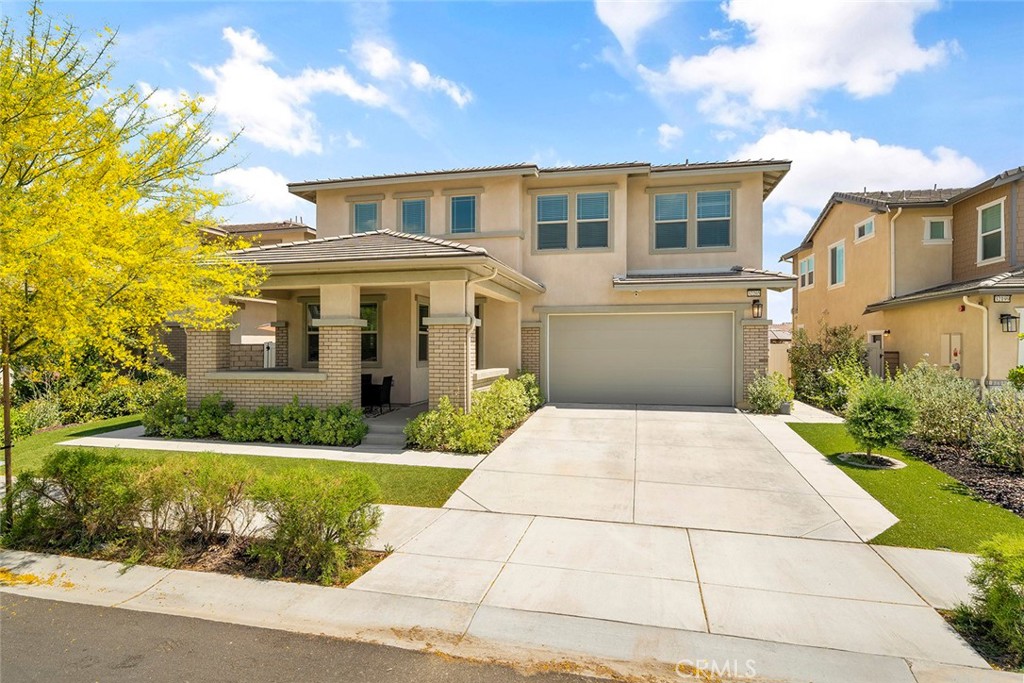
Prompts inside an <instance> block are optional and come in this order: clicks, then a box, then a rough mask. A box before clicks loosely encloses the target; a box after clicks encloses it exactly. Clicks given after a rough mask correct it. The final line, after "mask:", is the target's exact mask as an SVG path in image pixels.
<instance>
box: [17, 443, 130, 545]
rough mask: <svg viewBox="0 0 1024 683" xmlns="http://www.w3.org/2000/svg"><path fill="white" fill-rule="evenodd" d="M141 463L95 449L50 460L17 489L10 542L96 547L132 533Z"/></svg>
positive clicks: (22, 477)
mask: <svg viewBox="0 0 1024 683" xmlns="http://www.w3.org/2000/svg"><path fill="white" fill-rule="evenodd" d="M140 471H141V466H140V464H139V462H138V461H136V460H134V459H130V458H125V457H123V456H120V455H117V454H114V453H102V452H99V451H96V450H89V449H62V450H57V451H54V452H53V453H51V454H49V455H48V456H46V459H45V460H44V461H43V464H42V467H41V468H40V470H39V472H22V473H20V474H19V475H18V479H17V481H16V482H15V484H14V487H13V488H12V489H11V492H10V495H11V497H12V498H13V504H14V510H15V513H14V520H13V526H12V528H11V530H10V531H9V532H8V534H7V536H6V537H5V539H4V543H5V544H8V543H12V544H13V543H20V544H25V545H27V546H29V547H34V548H55V549H62V548H93V547H96V546H97V545H99V544H101V543H104V542H106V541H110V540H112V539H115V538H117V537H119V536H122V535H123V534H124V533H125V530H126V529H131V528H133V526H134V523H135V522H136V521H137V520H138V519H139V517H140V510H141V508H142V502H143V500H142V499H143V496H142V492H141V491H140V490H139V487H138V480H139V473H140Z"/></svg>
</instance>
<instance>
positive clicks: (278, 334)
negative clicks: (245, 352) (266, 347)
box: [271, 320, 288, 368]
mask: <svg viewBox="0 0 1024 683" xmlns="http://www.w3.org/2000/svg"><path fill="white" fill-rule="evenodd" d="M271 325H273V326H274V367H275V368H286V367H288V322H287V321H285V320H278V321H275V322H273V323H271Z"/></svg>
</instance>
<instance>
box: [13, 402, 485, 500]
mask: <svg viewBox="0 0 1024 683" xmlns="http://www.w3.org/2000/svg"><path fill="white" fill-rule="evenodd" d="M137 424H139V419H138V417H137V416H130V417H115V418H112V419H109V420H100V421H98V422H91V423H89V424H84V425H76V426H72V427H61V428H60V429H53V430H50V431H46V432H40V433H38V434H33V435H32V436H30V437H27V438H25V439H21V440H20V441H18V442H17V443H16V444H15V445H14V456H13V460H14V473H15V474H17V473H18V472H20V471H24V470H26V469H35V468H38V467H39V465H40V464H41V463H42V461H43V458H44V457H46V455H47V454H48V453H50V452H51V451H53V450H54V449H55V448H57V444H58V443H60V442H61V441H68V440H69V439H77V438H81V437H85V436H91V435H94V434H101V433H103V432H109V431H112V430H115V429H123V428H125V427H132V426H134V425H137ZM104 450H106V449H104ZM119 452H120V453H122V454H125V455H132V456H135V457H139V458H148V459H157V458H167V457H175V456H178V455H181V453H180V452H179V451H149V450H137V449H120V450H119ZM194 455H195V456H196V457H199V458H244V459H245V460H246V461H247V462H249V463H250V464H252V465H253V466H255V467H257V468H258V469H260V470H263V471H265V472H281V471H283V470H287V469H295V468H306V467H310V466H312V467H313V468H314V469H316V470H317V471H320V472H323V473H325V474H329V473H334V472H339V471H342V470H349V471H352V470H355V471H359V472H363V473H365V474H367V475H369V476H370V477H372V478H373V479H374V480H375V481H376V482H377V484H378V486H380V491H381V499H380V502H381V503H384V504H387V505H415V506H418V507H435V508H436V507H441V506H442V505H444V503H445V501H446V500H448V498H449V497H450V496H451V495H452V493H454V492H455V489H457V488H458V487H459V485H460V484H462V482H463V481H464V480H465V479H466V477H468V476H469V473H470V471H471V470H463V469H452V468H447V467H416V466H412V465H388V464H382V463H361V462H337V461H334V460H317V459H313V458H271V457H265V456H253V455H220V454H216V453H195V454H194ZM0 469H2V463H0Z"/></svg>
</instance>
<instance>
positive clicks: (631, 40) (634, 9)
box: [594, 0, 672, 55]
mask: <svg viewBox="0 0 1024 683" xmlns="http://www.w3.org/2000/svg"><path fill="white" fill-rule="evenodd" d="M671 7H672V5H671V3H669V2H667V1H666V0H649V1H645V2H626V1H624V0H595V2H594V10H595V11H596V12H597V18H598V19H599V20H600V21H601V23H602V24H604V25H605V26H607V27H608V30H609V31H611V32H612V34H614V35H615V39H616V40H617V41H619V45H621V46H622V50H623V51H624V52H625V53H626V54H627V55H632V54H633V51H634V50H635V49H636V44H637V42H638V41H639V40H640V36H641V35H642V34H643V33H644V31H646V30H647V29H648V28H650V27H651V26H653V25H654V24H655V23H657V22H658V21H660V20H661V19H663V18H665V16H666V15H668V13H669V10H670V9H671Z"/></svg>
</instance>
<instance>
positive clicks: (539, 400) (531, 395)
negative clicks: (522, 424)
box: [516, 372, 545, 412]
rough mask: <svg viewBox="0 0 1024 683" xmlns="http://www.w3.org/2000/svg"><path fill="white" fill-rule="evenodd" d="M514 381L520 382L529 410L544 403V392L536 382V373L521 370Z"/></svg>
mask: <svg viewBox="0 0 1024 683" xmlns="http://www.w3.org/2000/svg"><path fill="white" fill-rule="evenodd" d="M516 381H517V382H519V383H520V384H522V385H523V389H524V390H525V391H526V401H527V405H528V406H529V408H530V412H533V411H534V410H537V409H538V408H540V407H541V406H542V405H544V401H545V399H544V392H543V391H541V389H540V384H538V383H537V376H536V375H534V374H533V373H532V372H521V373H519V376H518V377H516Z"/></svg>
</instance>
